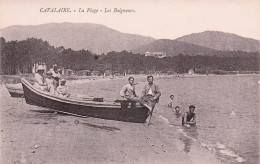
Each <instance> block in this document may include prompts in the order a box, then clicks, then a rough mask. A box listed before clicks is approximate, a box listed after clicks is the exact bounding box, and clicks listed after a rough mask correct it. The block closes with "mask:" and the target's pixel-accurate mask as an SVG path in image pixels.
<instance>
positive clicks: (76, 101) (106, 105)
mask: <svg viewBox="0 0 260 164" xmlns="http://www.w3.org/2000/svg"><path fill="white" fill-rule="evenodd" d="M21 82H22V84H23V85H25V86H26V87H27V88H28V89H30V90H31V91H32V92H34V93H35V94H38V95H40V96H43V97H45V98H49V99H51V100H54V101H59V102H63V103H68V104H73V105H83V106H92V107H103V108H111V107H113V108H121V103H117V102H112V103H113V104H112V103H111V102H110V103H111V104H109V102H108V101H105V102H95V101H91V100H90V101H89V102H87V101H83V100H79V99H69V98H63V97H58V96H55V95H52V94H50V93H48V92H44V91H41V90H39V89H37V88H35V87H33V85H32V84H31V83H30V82H28V81H27V80H25V79H24V78H21ZM115 103H116V104H115ZM141 107H142V106H141V105H136V108H141Z"/></svg>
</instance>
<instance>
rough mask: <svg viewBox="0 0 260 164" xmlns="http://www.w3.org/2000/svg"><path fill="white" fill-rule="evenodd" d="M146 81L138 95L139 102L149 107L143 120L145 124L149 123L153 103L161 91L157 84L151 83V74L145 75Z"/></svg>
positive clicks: (156, 101)
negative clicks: (147, 113) (146, 116)
mask: <svg viewBox="0 0 260 164" xmlns="http://www.w3.org/2000/svg"><path fill="white" fill-rule="evenodd" d="M147 82H148V84H146V85H145V86H144V89H143V91H142V94H141V96H140V100H141V103H142V104H143V105H144V106H146V107H147V108H148V109H149V115H148V118H147V119H146V121H145V125H149V123H150V119H151V117H152V113H153V110H154V107H155V104H156V103H158V101H159V97H160V96H161V91H160V89H159V86H158V85H156V84H154V83H153V76H151V75H149V76H147Z"/></svg>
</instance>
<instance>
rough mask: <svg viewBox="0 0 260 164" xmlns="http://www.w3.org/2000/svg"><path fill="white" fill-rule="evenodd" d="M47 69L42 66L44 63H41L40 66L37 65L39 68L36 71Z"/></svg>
mask: <svg viewBox="0 0 260 164" xmlns="http://www.w3.org/2000/svg"><path fill="white" fill-rule="evenodd" d="M44 70H45V68H44V67H43V66H42V65H39V66H38V67H37V69H36V72H38V71H44Z"/></svg>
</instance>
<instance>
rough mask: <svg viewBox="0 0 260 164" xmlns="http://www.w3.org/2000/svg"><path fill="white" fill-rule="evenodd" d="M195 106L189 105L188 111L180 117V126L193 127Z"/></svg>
mask: <svg viewBox="0 0 260 164" xmlns="http://www.w3.org/2000/svg"><path fill="white" fill-rule="evenodd" d="M194 110H195V106H194V105H190V106H189V111H188V112H185V113H184V115H183V117H182V125H188V126H190V125H195V124H196V114H195V113H194Z"/></svg>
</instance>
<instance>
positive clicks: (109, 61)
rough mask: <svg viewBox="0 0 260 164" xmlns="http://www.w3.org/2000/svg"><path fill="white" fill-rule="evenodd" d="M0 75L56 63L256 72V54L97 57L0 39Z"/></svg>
mask: <svg viewBox="0 0 260 164" xmlns="http://www.w3.org/2000/svg"><path fill="white" fill-rule="evenodd" d="M0 44H1V56H0V63H1V69H0V73H1V74H7V75H13V74H17V73H19V72H21V73H31V72H32V67H33V64H34V63H36V62H43V63H46V64H47V67H48V68H50V67H51V66H52V65H53V64H58V65H59V66H60V67H62V68H65V69H72V70H74V71H79V70H90V71H93V70H95V71H101V72H102V71H104V70H106V69H109V70H112V71H117V72H119V73H124V72H126V73H134V74H138V73H154V72H164V73H167V72H168V73H169V72H170V73H173V72H175V73H186V72H188V70H190V69H194V70H197V71H198V72H200V73H206V72H208V71H212V70H223V71H259V70H260V67H259V62H258V61H259V53H256V52H255V53H249V52H241V51H230V52H228V51H225V52H224V51H223V54H225V53H229V54H232V56H229V57H219V56H199V55H198V56H189V55H182V54H179V55H178V56H172V57H165V58H155V57H151V56H144V55H141V54H133V53H132V52H127V51H121V52H115V51H112V52H109V53H107V54H101V55H97V54H95V53H93V52H91V51H89V50H84V49H82V50H79V51H74V50H72V49H70V48H68V49H65V48H64V47H62V46H61V47H54V46H51V45H50V44H49V43H48V42H47V41H43V40H42V39H36V38H28V39H26V40H22V41H9V42H6V41H5V39H4V38H3V37H1V38H0Z"/></svg>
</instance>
